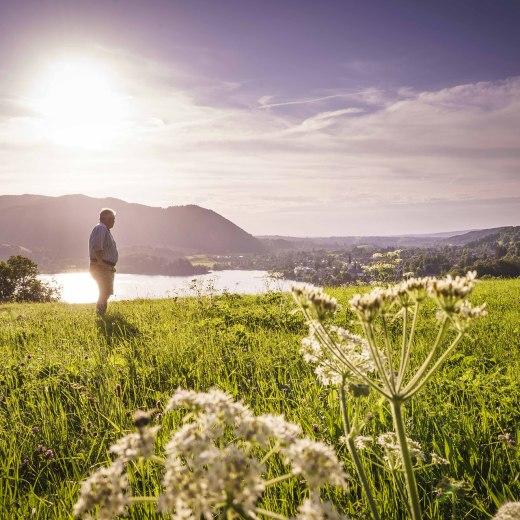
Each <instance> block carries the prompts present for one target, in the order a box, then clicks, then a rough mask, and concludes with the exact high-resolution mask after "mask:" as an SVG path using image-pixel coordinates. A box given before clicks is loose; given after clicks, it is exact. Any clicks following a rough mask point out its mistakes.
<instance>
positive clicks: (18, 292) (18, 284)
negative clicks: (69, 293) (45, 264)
mask: <svg viewBox="0 0 520 520" xmlns="http://www.w3.org/2000/svg"><path fill="white" fill-rule="evenodd" d="M37 277H38V265H37V264H36V263H35V262H33V261H32V260H31V259H30V258H26V257H25V256H21V255H17V256H11V257H10V258H9V259H8V260H7V262H4V261H0V302H3V303H5V302H52V301H57V300H59V299H60V290H59V289H58V288H56V287H52V286H50V285H48V284H45V283H43V282H42V281H41V280H38V278H37Z"/></svg>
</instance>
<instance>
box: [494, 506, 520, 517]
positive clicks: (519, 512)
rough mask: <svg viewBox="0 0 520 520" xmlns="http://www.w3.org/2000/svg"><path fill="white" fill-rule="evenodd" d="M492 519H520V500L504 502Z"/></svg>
mask: <svg viewBox="0 0 520 520" xmlns="http://www.w3.org/2000/svg"><path fill="white" fill-rule="evenodd" d="M493 520H520V502H508V503H507V504H504V505H503V506H502V507H501V508H500V509H499V510H498V511H497V514H496V515H495V516H494V517H493Z"/></svg>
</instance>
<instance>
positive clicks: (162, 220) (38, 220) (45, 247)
mask: <svg viewBox="0 0 520 520" xmlns="http://www.w3.org/2000/svg"><path fill="white" fill-rule="evenodd" d="M103 207H111V208H113V209H114V210H115V211H116V212H117V221H116V226H115V228H114V232H113V234H114V238H115V240H116V242H117V244H118V247H119V248H120V249H121V250H124V249H125V248H132V247H135V246H141V247H143V248H144V249H146V248H162V249H164V250H167V251H169V252H170V253H172V254H173V253H174V252H175V254H176V255H177V257H179V256H182V255H184V254H189V253H213V254H224V253H255V252H260V251H262V250H263V245H262V244H261V242H260V241H258V240H257V239H256V238H254V237H253V236H252V235H250V234H249V233H246V232H245V231H244V230H243V229H241V228H239V227H238V226H236V225H235V224H233V223H232V222H230V221H229V220H227V219H225V218H224V217H222V216H221V215H219V214H217V213H215V212H214V211H211V210H208V209H204V208H201V207H199V206H195V205H188V206H173V207H169V208H157V207H150V206H145V205H142V204H131V203H128V202H125V201H122V200H119V199H114V198H105V199H97V198H92V197H87V196H84V195H66V196H62V197H43V196H35V195H19V196H0V223H1V224H0V244H2V245H3V248H2V251H5V252H7V251H16V250H18V249H17V248H20V247H23V248H25V249H26V250H30V254H27V256H30V257H31V258H33V259H34V260H35V261H38V262H39V263H41V264H42V265H43V267H44V268H50V266H54V267H56V268H59V269H62V268H65V267H66V266H76V267H80V268H84V267H85V266H86V263H87V260H88V259H87V257H88V251H87V242H88V237H89V234H90V231H91V229H92V227H93V226H94V225H95V224H96V223H97V222H98V215H99V210H100V209H101V208H103ZM7 256H8V255H7ZM167 256H171V255H167ZM64 264H65V265H64Z"/></svg>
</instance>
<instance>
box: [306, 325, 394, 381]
mask: <svg viewBox="0 0 520 520" xmlns="http://www.w3.org/2000/svg"><path fill="white" fill-rule="evenodd" d="M300 351H301V353H302V355H303V358H304V359H305V361H307V362H309V363H314V364H316V365H317V367H316V369H315V371H316V375H317V376H318V379H319V380H320V381H321V383H322V384H323V385H325V386H329V385H338V384H341V382H342V379H343V378H345V379H349V380H350V381H353V382H360V378H359V375H358V374H360V373H361V374H363V375H367V374H369V373H371V372H374V370H375V369H376V366H375V364H374V361H373V359H372V354H371V352H370V348H369V345H368V343H367V341H366V340H364V339H363V338H362V337H361V336H358V335H357V334H352V333H350V332H349V331H348V330H345V329H342V328H341V327H335V326H324V325H323V324H321V323H319V322H317V321H312V322H310V323H309V336H308V337H306V338H303V339H302V347H301V349H300ZM381 356H383V357H384V355H383V354H382V353H381Z"/></svg>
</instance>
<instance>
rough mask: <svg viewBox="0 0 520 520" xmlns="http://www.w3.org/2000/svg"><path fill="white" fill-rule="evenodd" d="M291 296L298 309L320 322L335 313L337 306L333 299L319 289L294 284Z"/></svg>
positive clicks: (312, 286)
mask: <svg viewBox="0 0 520 520" xmlns="http://www.w3.org/2000/svg"><path fill="white" fill-rule="evenodd" d="M292 295H293V297H294V299H295V300H296V303H297V304H298V305H300V307H301V308H302V309H304V310H306V311H308V312H310V313H311V315H312V316H313V318H317V319H318V320H320V321H322V320H323V319H324V318H325V317H326V316H327V315H328V314H330V313H334V312H336V310H338V308H339V305H338V302H337V301H336V299H335V298H333V297H332V296H329V295H328V294H326V293H324V292H323V289H322V288H321V287H315V286H314V285H310V284H295V285H293V286H292Z"/></svg>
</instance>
